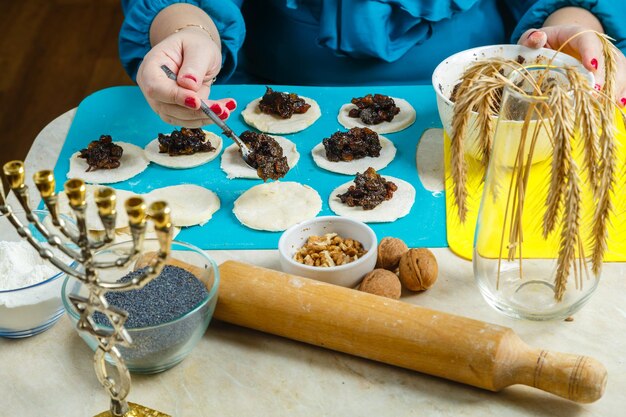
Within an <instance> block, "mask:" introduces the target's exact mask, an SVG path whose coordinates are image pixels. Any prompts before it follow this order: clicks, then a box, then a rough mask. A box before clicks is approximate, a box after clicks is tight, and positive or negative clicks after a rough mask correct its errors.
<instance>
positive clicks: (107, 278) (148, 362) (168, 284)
mask: <svg viewBox="0 0 626 417" xmlns="http://www.w3.org/2000/svg"><path fill="white" fill-rule="evenodd" d="M131 247H132V242H121V243H116V244H114V245H111V246H109V247H108V248H106V249H105V250H102V251H100V252H98V253H97V254H96V255H95V256H94V258H95V261H97V262H107V261H109V262H110V261H114V260H116V259H119V258H120V257H123V256H124V255H125V254H127V253H128V252H129V250H130V248H131ZM157 249H158V241H157V240H156V239H146V240H145V242H144V252H143V255H141V256H140V257H139V259H137V261H135V262H131V263H130V264H129V265H128V266H126V267H122V268H112V269H106V270H101V271H100V274H99V278H100V280H101V281H103V282H117V281H129V280H132V279H133V278H134V277H136V276H137V275H138V274H140V272H139V271H140V270H142V268H145V267H146V266H147V265H148V264H149V262H150V261H151V259H153V258H154V257H155V256H156V251H157ZM218 286H219V272H218V269H217V265H216V264H215V262H214V261H213V260H212V259H211V258H210V257H208V256H207V255H206V254H205V253H204V252H203V251H202V250H201V249H199V248H197V247H195V246H193V245H190V244H188V243H183V242H178V241H173V242H172V251H171V254H170V257H169V258H168V260H167V262H166V265H165V267H164V268H163V270H162V271H161V274H160V275H159V276H158V277H156V278H154V279H153V280H152V281H150V282H149V283H148V284H147V285H146V286H145V287H143V288H141V289H138V290H130V291H110V292H108V293H107V294H106V299H107V301H108V302H109V304H110V305H113V306H115V307H118V308H121V309H122V310H124V311H126V312H128V318H127V320H126V323H125V327H126V329H127V331H128V333H129V334H130V336H131V338H132V344H131V345H130V346H129V347H124V346H120V345H118V349H119V350H120V353H121V354H122V357H123V358H124V360H125V362H126V365H127V366H128V369H129V370H130V371H131V372H133V373H141V374H151V373H157V372H163V371H165V370H167V369H170V368H171V367H173V366H175V365H176V364H178V363H179V362H181V361H182V360H183V359H184V358H185V357H186V356H187V355H188V354H189V353H190V352H191V350H192V349H193V348H194V346H195V345H196V344H197V343H198V341H199V340H200V338H201V337H202V335H203V334H204V332H205V331H206V329H207V327H208V325H209V322H210V321H211V317H212V316H213V312H214V311H215V305H216V303H217V289H218ZM72 294H73V295H79V296H83V297H85V296H87V294H88V292H87V287H86V286H85V285H84V284H82V283H81V282H80V281H78V280H76V279H75V278H71V277H70V278H67V279H66V280H65V282H64V283H63V289H62V295H63V297H62V298H63V305H64V307H65V310H66V311H67V313H68V316H69V317H70V320H71V321H72V323H73V325H74V327H76V323H77V322H78V319H79V317H80V315H79V313H78V312H77V311H76V309H75V308H74V306H73V305H72V303H71V302H70V300H69V296H70V295H72ZM93 321H94V322H95V325H96V327H98V328H102V329H107V330H110V329H111V328H112V326H111V325H110V322H109V321H108V318H107V317H106V316H105V315H103V314H101V313H98V312H96V313H94V316H93ZM78 333H79V334H80V336H81V337H82V338H83V339H84V340H85V341H86V342H87V344H88V345H89V347H91V348H92V349H94V350H95V349H96V347H97V346H98V343H97V341H96V339H95V338H94V337H93V336H91V335H90V334H88V333H86V332H84V331H79V332H78Z"/></svg>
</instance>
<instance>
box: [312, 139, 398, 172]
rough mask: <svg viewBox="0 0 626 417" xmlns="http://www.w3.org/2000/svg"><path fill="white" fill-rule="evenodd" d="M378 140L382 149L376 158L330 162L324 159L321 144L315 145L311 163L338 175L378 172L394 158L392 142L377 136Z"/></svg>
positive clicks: (324, 155) (324, 153) (324, 154)
mask: <svg viewBox="0 0 626 417" xmlns="http://www.w3.org/2000/svg"><path fill="white" fill-rule="evenodd" d="M378 139H379V140H380V146H381V148H382V149H381V150H380V155H379V156H378V157H372V156H366V157H365V158H361V159H355V160H352V161H349V162H346V161H338V162H332V161H329V160H328V159H327V158H326V150H325V149H324V144H322V143H319V144H317V145H316V146H315V147H314V148H313V150H312V151H311V154H312V155H313V161H315V163H316V164H317V166H318V167H320V168H323V169H325V170H327V171H332V172H336V173H338V174H346V175H356V173H357V172H363V171H365V170H366V169H367V168H369V167H372V168H374V169H375V170H376V171H380V170H381V169H383V168H385V167H386V166H387V165H389V164H390V163H391V161H393V158H394V157H395V156H396V147H395V146H394V145H393V142H392V141H390V140H389V139H387V138H386V137H384V136H378Z"/></svg>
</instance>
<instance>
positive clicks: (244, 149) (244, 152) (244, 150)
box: [161, 65, 256, 170]
mask: <svg viewBox="0 0 626 417" xmlns="http://www.w3.org/2000/svg"><path fill="white" fill-rule="evenodd" d="M161 69H162V70H163V72H165V74H166V75H167V78H169V79H171V80H174V81H176V74H174V72H173V71H172V70H171V69H169V68H168V67H167V65H161ZM200 110H202V111H203V112H204V114H206V115H207V116H209V118H210V119H211V120H213V122H214V123H215V124H216V125H218V126H219V127H220V128H221V129H222V131H223V133H224V135H226V136H228V137H229V138H231V139H232V140H233V141H234V142H235V143H236V144H237V146H239V149H241V157H242V158H243V161H244V162H245V163H246V164H247V165H248V166H249V167H250V168H252V169H254V170H256V168H255V167H254V166H252V164H251V163H250V154H251V151H250V148H248V146H246V144H245V143H244V142H243V141H242V140H241V139H240V138H239V136H237V135H236V134H235V132H233V130H232V129H231V128H230V127H228V126H227V125H226V123H224V121H222V119H220V118H219V117H218V116H217V115H216V114H215V113H213V111H212V110H211V109H210V108H209V106H207V105H206V103H205V102H204V101H202V100H200Z"/></svg>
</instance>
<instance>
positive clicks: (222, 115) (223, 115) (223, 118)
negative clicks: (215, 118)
mask: <svg viewBox="0 0 626 417" xmlns="http://www.w3.org/2000/svg"><path fill="white" fill-rule="evenodd" d="M227 117H228V114H226V112H224V113H223V114H220V116H219V118H220V119H222V120H226V118H227Z"/></svg>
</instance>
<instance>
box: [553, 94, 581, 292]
mask: <svg viewBox="0 0 626 417" xmlns="http://www.w3.org/2000/svg"><path fill="white" fill-rule="evenodd" d="M548 102H549V105H550V107H551V108H552V111H553V113H554V121H553V125H552V126H553V130H552V133H553V136H552V137H553V140H554V147H555V149H556V148H557V147H558V148H559V150H560V151H559V152H560V153H559V156H558V158H559V162H558V163H557V164H553V170H554V167H555V165H556V167H557V169H558V172H556V173H555V172H552V180H553V181H554V178H555V177H558V178H559V179H560V181H562V184H559V187H558V190H553V189H552V185H553V181H551V184H550V190H549V191H548V197H550V194H552V193H553V192H554V193H560V194H561V195H562V197H560V198H559V199H561V198H562V199H563V206H564V207H563V211H562V220H561V223H562V229H561V238H560V242H559V255H558V259H557V270H556V276H555V278H554V281H555V284H554V291H555V297H556V299H557V300H559V301H561V300H562V299H563V294H564V292H565V289H566V287H567V280H568V278H569V274H570V269H571V267H572V266H573V265H574V264H575V263H576V247H577V245H578V236H579V227H580V204H581V201H580V200H581V186H580V178H579V176H578V167H577V166H576V163H575V162H574V157H573V151H572V141H573V140H574V118H575V116H574V114H573V111H574V105H573V103H572V99H571V98H570V97H569V96H568V92H567V90H565V89H564V88H562V87H561V86H560V85H558V84H554V85H552V86H550V88H549V101H548ZM556 159H557V156H556V155H555V157H554V158H553V160H556ZM548 200H550V198H548ZM547 213H548V210H546V215H547ZM545 224H546V217H544V237H545V236H547V233H546V229H545ZM581 272H582V271H581Z"/></svg>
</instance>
